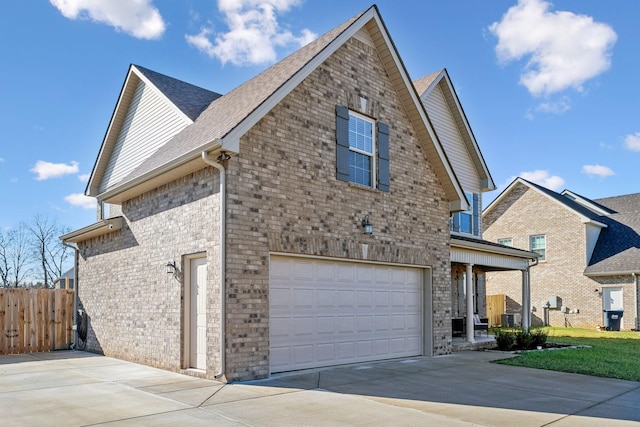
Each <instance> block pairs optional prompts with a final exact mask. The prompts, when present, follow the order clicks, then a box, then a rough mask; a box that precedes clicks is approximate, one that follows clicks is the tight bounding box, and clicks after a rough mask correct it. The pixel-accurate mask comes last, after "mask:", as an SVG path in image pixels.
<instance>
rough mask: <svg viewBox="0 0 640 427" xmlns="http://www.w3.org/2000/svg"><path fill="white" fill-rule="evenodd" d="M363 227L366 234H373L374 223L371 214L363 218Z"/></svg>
mask: <svg viewBox="0 0 640 427" xmlns="http://www.w3.org/2000/svg"><path fill="white" fill-rule="evenodd" d="M362 228H363V229H364V234H373V225H372V224H371V223H370V222H369V215H367V216H365V217H364V219H363V220H362Z"/></svg>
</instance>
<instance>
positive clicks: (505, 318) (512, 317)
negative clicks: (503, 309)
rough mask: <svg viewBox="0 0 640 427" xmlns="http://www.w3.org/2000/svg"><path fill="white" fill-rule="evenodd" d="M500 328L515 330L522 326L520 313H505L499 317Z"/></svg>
mask: <svg viewBox="0 0 640 427" xmlns="http://www.w3.org/2000/svg"><path fill="white" fill-rule="evenodd" d="M501 323H502V327H506V328H515V327H518V326H521V325H522V320H521V316H520V313H506V314H503V315H502V316H501Z"/></svg>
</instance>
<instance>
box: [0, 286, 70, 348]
mask: <svg viewBox="0 0 640 427" xmlns="http://www.w3.org/2000/svg"><path fill="white" fill-rule="evenodd" d="M72 341H73V290H70V289H0V354H19V353H33V352H38V351H51V350H66V349H68V348H69V345H70V344H71V342H72Z"/></svg>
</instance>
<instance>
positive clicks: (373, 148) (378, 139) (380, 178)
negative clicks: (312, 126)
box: [336, 105, 389, 191]
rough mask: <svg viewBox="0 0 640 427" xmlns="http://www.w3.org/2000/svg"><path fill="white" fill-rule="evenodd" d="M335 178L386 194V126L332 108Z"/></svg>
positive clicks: (387, 149)
mask: <svg viewBox="0 0 640 427" xmlns="http://www.w3.org/2000/svg"><path fill="white" fill-rule="evenodd" d="M336 143H337V145H336V178H337V179H339V180H341V181H346V182H352V183H354V184H358V185H362V186H365V187H370V188H377V189H378V190H381V191H389V126H388V125H387V124H385V123H383V122H380V121H376V120H373V119H371V118H369V117H367V116H364V115H362V114H358V113H356V112H353V111H350V110H349V109H348V108H346V107H343V106H340V105H338V106H336Z"/></svg>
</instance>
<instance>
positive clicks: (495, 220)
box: [483, 178, 640, 330]
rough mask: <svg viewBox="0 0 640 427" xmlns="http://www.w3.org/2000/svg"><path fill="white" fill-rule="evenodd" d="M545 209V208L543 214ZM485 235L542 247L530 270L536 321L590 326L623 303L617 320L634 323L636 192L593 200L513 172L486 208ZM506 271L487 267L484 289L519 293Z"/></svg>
mask: <svg viewBox="0 0 640 427" xmlns="http://www.w3.org/2000/svg"><path fill="white" fill-rule="evenodd" d="M541 213H544V214H541ZM483 218H484V224H485V238H487V239H489V240H493V241H494V242H500V243H502V244H508V245H513V246H516V247H523V248H529V250H531V251H536V252H538V253H540V254H541V258H540V262H539V265H538V266H536V267H535V268H534V269H532V273H531V283H532V284H531V301H532V317H533V323H534V324H539V325H540V324H550V325H552V326H574V327H586V328H593V327H596V326H598V325H600V326H604V325H605V317H604V316H605V314H604V310H610V309H616V310H618V309H622V310H624V314H623V317H622V319H621V328H624V329H636V330H637V328H638V275H640V237H639V235H638V233H639V232H640V194H631V195H626V196H618V197H610V198H604V199H595V200H590V199H588V198H586V197H583V196H580V195H578V194H575V193H573V192H571V191H569V190H564V191H563V192H561V193H557V192H554V191H551V190H549V189H547V188H544V187H542V186H540V185H537V184H534V183H532V182H529V181H527V180H524V179H522V178H517V179H516V180H514V181H513V182H512V183H511V184H510V185H509V187H508V188H507V189H505V190H504V192H502V193H501V194H500V196H498V198H496V199H495V200H494V201H493V202H492V203H491V204H490V205H489V206H488V207H487V208H486V210H485V211H484V213H483ZM516 287H517V283H515V278H514V277H513V274H512V273H510V272H506V273H491V274H490V275H488V277H487V292H488V293H490V294H491V293H494V294H505V295H506V297H507V298H506V300H507V301H506V303H507V311H519V310H520V309H521V302H522V300H521V298H520V296H519V294H518V292H517V289H516Z"/></svg>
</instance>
